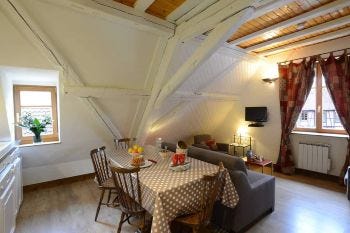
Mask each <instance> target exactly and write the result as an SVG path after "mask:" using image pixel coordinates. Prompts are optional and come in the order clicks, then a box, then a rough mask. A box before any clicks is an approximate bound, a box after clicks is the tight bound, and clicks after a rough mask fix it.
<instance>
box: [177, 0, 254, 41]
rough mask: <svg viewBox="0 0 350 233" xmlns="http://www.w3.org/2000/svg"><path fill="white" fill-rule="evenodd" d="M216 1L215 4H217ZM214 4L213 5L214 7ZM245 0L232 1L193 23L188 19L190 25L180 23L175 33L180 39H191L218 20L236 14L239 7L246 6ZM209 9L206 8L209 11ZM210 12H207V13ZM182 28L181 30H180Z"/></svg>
mask: <svg viewBox="0 0 350 233" xmlns="http://www.w3.org/2000/svg"><path fill="white" fill-rule="evenodd" d="M219 3H220V2H218V3H217V4H219ZM214 6H215V5H213V8H214ZM247 7H249V6H247V3H246V1H238V2H237V1H234V2H233V3H232V4H230V5H226V6H225V7H224V8H223V9H222V10H220V11H218V12H217V13H215V14H214V15H212V16H210V17H208V18H205V19H203V20H201V21H200V22H197V23H196V24H195V25H192V24H191V20H190V21H188V23H189V24H190V25H187V26H186V23H185V24H184V25H180V26H179V29H176V33H178V35H180V40H181V41H187V40H189V39H192V38H193V37H196V36H198V35H201V34H203V33H205V32H207V31H208V30H211V29H212V28H214V27H216V25H218V24H219V23H220V22H222V21H223V20H225V19H227V18H228V17H230V16H232V15H234V14H236V13H237V12H239V11H240V10H241V9H244V8H247ZM209 10H210V9H208V11H209ZM209 14H210V13H208V15H209ZM181 26H185V27H187V28H186V29H183V28H181ZM181 30H182V31H181Z"/></svg>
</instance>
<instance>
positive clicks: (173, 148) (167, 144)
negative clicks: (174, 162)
mask: <svg viewBox="0 0 350 233" xmlns="http://www.w3.org/2000/svg"><path fill="white" fill-rule="evenodd" d="M165 147H166V148H167V149H168V150H170V151H172V152H175V151H176V144H175V143H170V142H162V148H163V149H165Z"/></svg>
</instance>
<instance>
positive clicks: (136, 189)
mask: <svg viewBox="0 0 350 233" xmlns="http://www.w3.org/2000/svg"><path fill="white" fill-rule="evenodd" d="M111 171H112V177H113V180H114V184H115V187H116V188H117V193H118V199H119V204H120V206H119V207H120V210H121V211H122V214H121V217H120V221H119V226H118V231H117V232H118V233H120V232H121V229H122V225H123V223H125V222H126V221H127V222H128V223H129V224H131V222H130V218H131V217H139V218H141V222H140V223H139V224H137V225H136V226H137V227H139V229H141V233H144V232H145V231H146V210H145V209H143V208H142V196H141V187H140V181H139V173H138V172H139V171H140V168H138V167H135V168H121V167H116V166H113V165H111ZM133 225H134V224H133Z"/></svg>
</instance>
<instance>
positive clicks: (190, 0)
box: [166, 0, 202, 22]
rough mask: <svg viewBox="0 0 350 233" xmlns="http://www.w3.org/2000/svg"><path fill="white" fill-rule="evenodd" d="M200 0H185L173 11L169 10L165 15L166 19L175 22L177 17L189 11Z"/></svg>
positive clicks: (200, 0)
mask: <svg viewBox="0 0 350 233" xmlns="http://www.w3.org/2000/svg"><path fill="white" fill-rule="evenodd" d="M201 2H202V0H186V1H185V2H183V3H182V4H181V5H180V6H179V7H178V8H176V9H175V10H174V11H173V12H171V13H170V14H169V15H168V16H167V17H166V20H168V21H171V22H175V21H176V20H177V19H179V18H180V17H182V16H183V15H185V14H186V13H187V12H189V11H191V10H192V9H193V8H195V7H196V6H197V5H198V4H200V3H201Z"/></svg>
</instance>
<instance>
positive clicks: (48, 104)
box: [14, 85, 58, 144]
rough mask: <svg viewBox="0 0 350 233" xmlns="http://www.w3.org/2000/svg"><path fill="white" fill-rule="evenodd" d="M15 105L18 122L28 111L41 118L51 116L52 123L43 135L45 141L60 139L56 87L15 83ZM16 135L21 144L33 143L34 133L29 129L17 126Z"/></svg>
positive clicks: (34, 116)
mask: <svg viewBox="0 0 350 233" xmlns="http://www.w3.org/2000/svg"><path fill="white" fill-rule="evenodd" d="M14 107H15V119H16V122H18V121H19V119H20V117H21V116H23V115H25V114H26V113H30V115H31V116H32V117H33V118H37V119H39V120H43V119H44V118H45V117H47V116H48V117H50V118H51V120H52V124H51V125H48V126H47V127H46V131H45V132H43V133H42V134H41V135H42V138H43V141H46V142H50V141H58V125H57V95H56V87H54V86H24V85H15V86H14ZM15 135H16V140H21V144H29V143H32V137H33V133H32V132H31V131H29V130H28V129H24V128H19V127H16V130H15Z"/></svg>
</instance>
